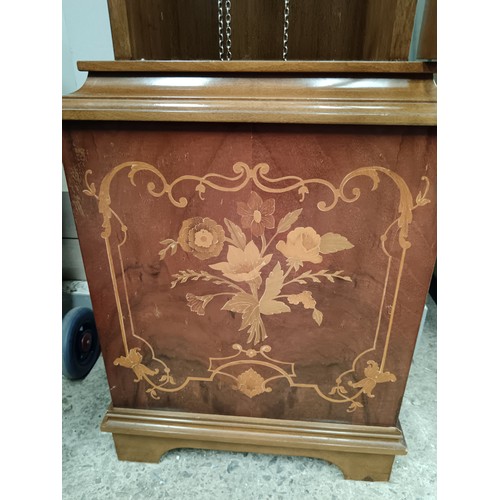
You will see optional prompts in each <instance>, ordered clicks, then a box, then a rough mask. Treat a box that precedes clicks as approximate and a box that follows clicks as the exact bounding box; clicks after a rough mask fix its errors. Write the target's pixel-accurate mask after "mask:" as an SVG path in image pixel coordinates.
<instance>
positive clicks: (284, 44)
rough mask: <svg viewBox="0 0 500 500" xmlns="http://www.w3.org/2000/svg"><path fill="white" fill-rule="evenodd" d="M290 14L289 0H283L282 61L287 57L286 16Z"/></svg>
mask: <svg viewBox="0 0 500 500" xmlns="http://www.w3.org/2000/svg"><path fill="white" fill-rule="evenodd" d="M289 15H290V0H285V13H284V20H283V61H286V60H287V58H288V26H289V23H288V16H289Z"/></svg>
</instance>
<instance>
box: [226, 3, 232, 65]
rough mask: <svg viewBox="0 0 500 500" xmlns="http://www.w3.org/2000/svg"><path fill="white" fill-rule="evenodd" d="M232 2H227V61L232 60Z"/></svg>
mask: <svg viewBox="0 0 500 500" xmlns="http://www.w3.org/2000/svg"><path fill="white" fill-rule="evenodd" d="M232 57H233V55H232V54H231V0H226V59H227V60H228V61H230V60H231V58H232Z"/></svg>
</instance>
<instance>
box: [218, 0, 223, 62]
mask: <svg viewBox="0 0 500 500" xmlns="http://www.w3.org/2000/svg"><path fill="white" fill-rule="evenodd" d="M217 17H218V21H219V59H220V60H221V61H223V60H224V12H223V9H222V0H217Z"/></svg>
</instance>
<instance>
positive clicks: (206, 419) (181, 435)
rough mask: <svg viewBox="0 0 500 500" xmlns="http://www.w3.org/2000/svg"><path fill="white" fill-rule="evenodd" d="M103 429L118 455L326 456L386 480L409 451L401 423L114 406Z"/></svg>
mask: <svg viewBox="0 0 500 500" xmlns="http://www.w3.org/2000/svg"><path fill="white" fill-rule="evenodd" d="M101 430H102V431H104V432H111V433H112V434H113V438H114V441H115V446H116V451H117V455H118V458H119V459H120V460H131V461H140V462H159V460H160V459H161V457H162V455H163V454H165V453H166V452H167V451H169V450H173V449H176V448H202V449H214V450H226V451H249V452H254V453H270V454H279V455H292V456H307V457H313V458H320V459H323V460H327V461H329V462H331V463H333V464H335V465H337V466H338V467H340V469H341V470H342V472H343V473H344V476H345V477H346V479H360V480H373V481H387V480H388V479H389V476H390V472H391V468H392V464H393V461H394V456H395V455H404V454H406V446H405V443H404V438H403V434H402V432H401V430H400V429H399V428H397V427H376V426H366V425H350V424H339V423H332V422H306V421H301V422H299V421H292V420H275V419H265V418H252V417H237V416H227V415H210V414H206V415H205V414H198V413H184V412H173V411H163V410H161V411H160V410H139V409H126V408H113V407H110V408H109V409H108V411H107V413H106V415H105V417H104V420H103V423H102V425H101Z"/></svg>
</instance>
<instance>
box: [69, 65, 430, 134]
mask: <svg viewBox="0 0 500 500" xmlns="http://www.w3.org/2000/svg"><path fill="white" fill-rule="evenodd" d="M96 64H97V63H96ZM117 64H118V63H117ZM219 64H222V65H221V66H220V67H222V68H226V67H227V66H226V63H218V65H219ZM132 66H134V67H137V68H139V67H140V65H139V66H138V65H132ZM160 66H161V65H160ZM103 67H105V68H108V69H109V68H114V67H115V65H114V64H110V63H107V66H103ZM152 67H153V66H151V68H152ZM182 67H183V66H182ZM188 67H191V66H188ZM63 119H64V120H118V121H120V120H121V121H123V120H132V121H171V122H172V121H179V122H187V121H190V122H242V123H253V122H254V123H311V124H313V123H318V124H365V125H435V124H436V86H435V84H434V82H433V81H432V74H420V75H418V76H416V75H405V74H401V73H399V74H392V75H391V74H387V73H375V74H373V73H364V74H363V75H361V74H350V75H348V74H346V73H338V74H337V73H331V74H329V73H321V74H319V73H312V74H311V73H303V74H297V73H294V72H292V73H289V74H281V75H280V74H275V73H266V72H264V73H257V74H252V75H249V74H244V73H241V72H235V73H227V72H225V71H223V72H221V73H214V74H205V73H204V72H199V73H186V74H182V75H179V74H172V73H168V72H167V73H165V72H159V71H155V72H153V73H148V72H142V71H135V72H131V71H129V72H125V73H123V72H120V71H118V72H111V71H104V72H100V71H96V72H90V74H89V77H88V79H87V81H86V82H85V85H84V86H83V87H82V88H81V89H80V90H78V91H77V92H75V93H73V94H71V95H69V96H65V97H64V98H63Z"/></svg>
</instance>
